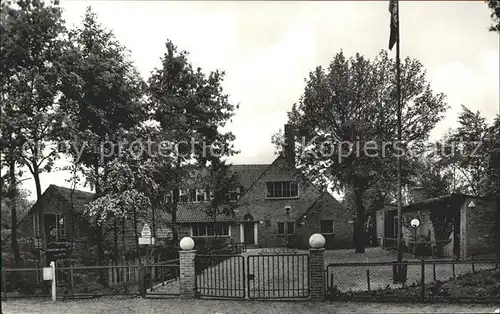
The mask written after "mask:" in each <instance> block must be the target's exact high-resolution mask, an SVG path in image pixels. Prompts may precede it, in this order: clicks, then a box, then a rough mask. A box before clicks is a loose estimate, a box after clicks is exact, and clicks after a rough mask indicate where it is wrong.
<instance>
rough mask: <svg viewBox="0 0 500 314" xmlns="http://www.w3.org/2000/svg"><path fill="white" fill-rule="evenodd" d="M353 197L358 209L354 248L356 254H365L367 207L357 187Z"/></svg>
mask: <svg viewBox="0 0 500 314" xmlns="http://www.w3.org/2000/svg"><path fill="white" fill-rule="evenodd" d="M353 190H354V193H353V196H354V205H355V207H356V214H357V215H356V221H355V223H354V236H355V237H354V247H355V249H356V251H355V252H356V253H364V252H365V243H366V241H365V239H366V232H365V221H366V217H365V207H364V205H363V192H362V191H361V190H360V189H359V188H358V187H356V186H355V185H354V186H353Z"/></svg>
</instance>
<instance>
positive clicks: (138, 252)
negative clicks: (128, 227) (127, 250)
mask: <svg viewBox="0 0 500 314" xmlns="http://www.w3.org/2000/svg"><path fill="white" fill-rule="evenodd" d="M134 234H135V250H136V253H137V257H138V258H139V264H142V262H141V251H140V250H141V248H140V246H139V234H138V233H137V211H136V210H135V208H134Z"/></svg>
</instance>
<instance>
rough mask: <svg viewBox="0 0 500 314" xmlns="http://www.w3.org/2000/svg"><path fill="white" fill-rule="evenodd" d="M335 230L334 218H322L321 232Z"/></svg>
mask: <svg viewBox="0 0 500 314" xmlns="http://www.w3.org/2000/svg"><path fill="white" fill-rule="evenodd" d="M334 232H335V230H334V224H333V220H321V221H320V233H322V234H333V233H334Z"/></svg>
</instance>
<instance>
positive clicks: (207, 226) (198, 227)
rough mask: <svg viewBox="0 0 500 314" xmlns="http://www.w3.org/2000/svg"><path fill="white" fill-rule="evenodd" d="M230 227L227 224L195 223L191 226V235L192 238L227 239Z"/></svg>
mask: <svg viewBox="0 0 500 314" xmlns="http://www.w3.org/2000/svg"><path fill="white" fill-rule="evenodd" d="M229 229H230V225H229V224H228V223H218V222H216V223H215V226H214V223H210V222H209V223H197V224H193V225H192V226H191V235H192V236H193V237H214V236H215V235H217V236H218V237H228V236H229V235H230V234H229V233H230V232H229Z"/></svg>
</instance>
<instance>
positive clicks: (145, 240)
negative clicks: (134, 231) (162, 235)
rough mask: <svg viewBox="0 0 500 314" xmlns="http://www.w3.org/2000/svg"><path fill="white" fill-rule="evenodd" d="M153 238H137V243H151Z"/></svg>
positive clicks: (153, 240)
mask: <svg viewBox="0 0 500 314" xmlns="http://www.w3.org/2000/svg"><path fill="white" fill-rule="evenodd" d="M153 244H155V238H139V245H153Z"/></svg>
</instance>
